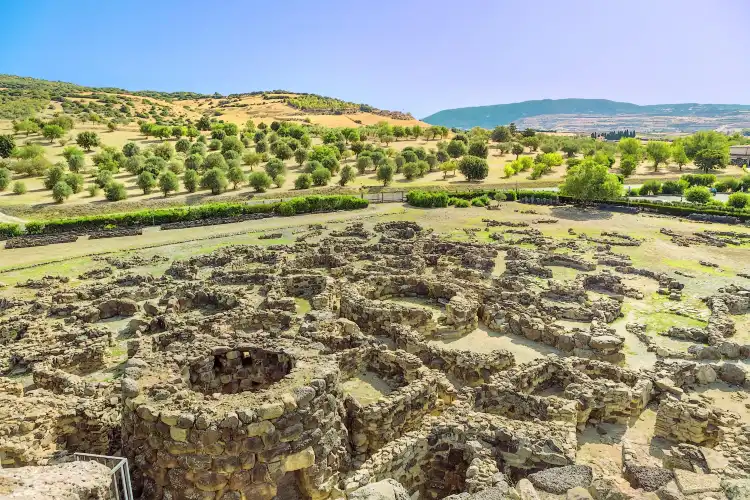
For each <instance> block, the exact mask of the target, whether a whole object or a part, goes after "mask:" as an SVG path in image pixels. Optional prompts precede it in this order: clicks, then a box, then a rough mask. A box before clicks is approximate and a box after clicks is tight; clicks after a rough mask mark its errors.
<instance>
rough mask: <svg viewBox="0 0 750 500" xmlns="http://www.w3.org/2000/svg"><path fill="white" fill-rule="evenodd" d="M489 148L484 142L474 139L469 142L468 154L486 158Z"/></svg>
mask: <svg viewBox="0 0 750 500" xmlns="http://www.w3.org/2000/svg"><path fill="white" fill-rule="evenodd" d="M489 152H490V151H489V148H488V147H487V143H486V142H479V141H474V142H471V143H469V150H468V154H469V155H471V156H478V157H479V158H487V156H488V155H489Z"/></svg>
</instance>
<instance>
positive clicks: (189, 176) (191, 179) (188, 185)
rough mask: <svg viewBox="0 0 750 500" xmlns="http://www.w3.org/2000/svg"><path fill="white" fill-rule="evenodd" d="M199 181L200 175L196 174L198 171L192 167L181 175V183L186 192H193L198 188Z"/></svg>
mask: <svg viewBox="0 0 750 500" xmlns="http://www.w3.org/2000/svg"><path fill="white" fill-rule="evenodd" d="M199 182H200V177H199V176H198V172H196V171H195V170H192V169H188V170H186V171H185V175H184V176H183V177H182V184H183V185H184V186H185V189H186V190H187V192H188V193H195V192H196V191H197V190H198V184H199Z"/></svg>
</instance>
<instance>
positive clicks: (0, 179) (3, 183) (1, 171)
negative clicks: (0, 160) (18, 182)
mask: <svg viewBox="0 0 750 500" xmlns="http://www.w3.org/2000/svg"><path fill="white" fill-rule="evenodd" d="M10 179H11V173H10V170H8V169H7V168H4V167H3V168H0V191H5V190H6V189H8V186H9V185H10Z"/></svg>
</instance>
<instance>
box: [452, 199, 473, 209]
mask: <svg viewBox="0 0 750 500" xmlns="http://www.w3.org/2000/svg"><path fill="white" fill-rule="evenodd" d="M450 200H451V203H450V204H451V205H453V206H454V207H456V208H469V206H471V203H469V200H464V199H462V198H450Z"/></svg>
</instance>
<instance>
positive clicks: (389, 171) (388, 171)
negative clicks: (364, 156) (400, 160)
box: [375, 163, 395, 186]
mask: <svg viewBox="0 0 750 500" xmlns="http://www.w3.org/2000/svg"><path fill="white" fill-rule="evenodd" d="M394 170H395V169H394V167H393V165H391V164H390V163H385V164H383V165H380V166H379V167H378V170H377V172H376V174H375V176H376V177H377V178H378V180H379V181H380V182H382V183H383V185H384V186H387V185H388V184H390V183H391V181H392V180H393V171H394Z"/></svg>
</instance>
